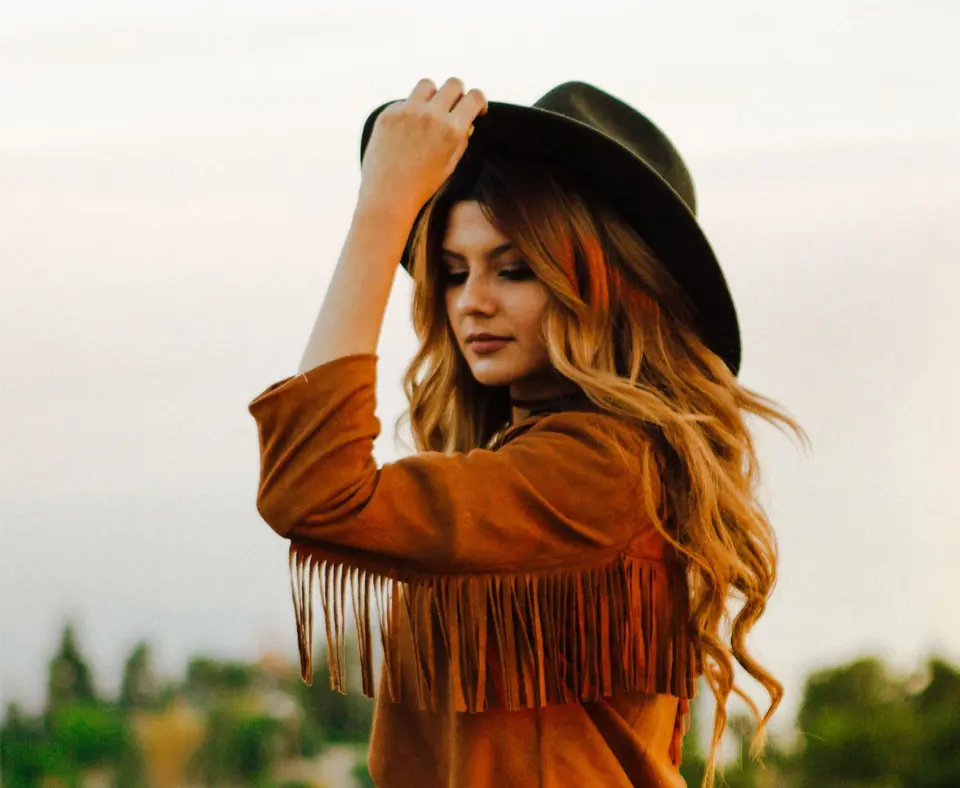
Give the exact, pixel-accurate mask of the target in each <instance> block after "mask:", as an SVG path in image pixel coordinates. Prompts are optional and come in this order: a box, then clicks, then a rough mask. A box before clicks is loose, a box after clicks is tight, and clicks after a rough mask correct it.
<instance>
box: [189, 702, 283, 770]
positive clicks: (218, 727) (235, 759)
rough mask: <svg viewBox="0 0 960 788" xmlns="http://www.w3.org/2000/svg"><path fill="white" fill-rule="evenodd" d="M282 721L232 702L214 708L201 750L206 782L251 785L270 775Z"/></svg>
mask: <svg viewBox="0 0 960 788" xmlns="http://www.w3.org/2000/svg"><path fill="white" fill-rule="evenodd" d="M281 728H282V723H281V722H280V721H279V720H277V719H274V718H273V717H268V716H265V715H262V714H249V713H245V712H243V711H241V710H238V709H237V708H235V707H232V706H231V705H229V704H224V705H221V706H218V707H216V708H214V709H211V711H210V712H209V714H208V715H207V735H206V737H205V739H204V742H203V744H202V745H201V747H200V750H199V752H198V761H199V763H200V772H201V773H202V776H203V779H204V782H205V784H207V785H220V784H222V783H226V784H233V783H235V782H236V781H238V780H239V781H241V783H242V784H244V785H249V784H251V783H253V782H256V781H258V780H260V779H262V778H264V777H266V776H267V773H268V771H269V768H270V766H271V765H272V764H273V763H274V762H275V761H276V756H277V755H278V754H279V750H280V748H279V747H278V746H277V745H278V734H279V733H280V731H281Z"/></svg>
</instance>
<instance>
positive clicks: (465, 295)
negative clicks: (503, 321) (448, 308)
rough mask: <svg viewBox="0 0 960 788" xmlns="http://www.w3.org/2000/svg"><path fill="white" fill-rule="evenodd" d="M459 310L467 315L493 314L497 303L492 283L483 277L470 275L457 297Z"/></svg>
mask: <svg viewBox="0 0 960 788" xmlns="http://www.w3.org/2000/svg"><path fill="white" fill-rule="evenodd" d="M457 308H458V309H459V310H460V311H461V312H463V313H465V314H470V313H483V314H489V313H491V312H493V311H494V310H495V308H496V303H495V299H494V294H493V288H492V287H491V286H490V283H489V282H487V281H486V279H485V278H484V277H483V276H482V275H476V274H470V275H468V276H467V281H466V282H464V283H463V287H461V288H460V292H459V294H458V295H457Z"/></svg>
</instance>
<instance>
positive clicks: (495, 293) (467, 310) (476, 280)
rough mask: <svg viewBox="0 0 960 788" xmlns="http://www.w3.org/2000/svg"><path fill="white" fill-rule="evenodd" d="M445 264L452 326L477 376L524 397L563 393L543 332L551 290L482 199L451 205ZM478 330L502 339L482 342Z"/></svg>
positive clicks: (488, 383)
mask: <svg viewBox="0 0 960 788" xmlns="http://www.w3.org/2000/svg"><path fill="white" fill-rule="evenodd" d="M441 264H442V266H443V269H442V271H441V276H442V277H443V278H444V287H445V296H446V306H447V317H448V319H449V320H450V327H451V328H452V329H453V333H454V335H455V336H456V338H457V344H458V345H459V347H460V352H461V353H463V356H464V358H465V359H466V361H467V363H468V364H469V365H470V370H471V371H472V372H473V376H474V377H475V378H476V379H477V381H478V382H479V383H481V384H483V385H485V386H510V393H511V395H513V396H514V397H519V398H539V397H543V396H549V395H551V394H554V393H557V389H558V385H557V381H556V379H555V378H554V377H553V376H552V375H551V372H552V366H551V364H550V360H549V358H548V356H547V351H546V348H545V347H544V344H543V342H542V340H541V336H540V328H541V319H542V316H543V310H544V308H545V307H546V305H547V302H548V300H549V298H550V293H549V291H548V290H547V288H546V286H545V285H544V284H543V283H542V282H541V281H540V280H539V279H538V278H537V277H536V276H535V275H534V273H533V271H532V270H531V269H530V268H529V266H528V265H527V263H526V262H525V261H524V260H523V258H521V257H520V254H519V252H517V250H516V249H514V248H513V247H512V246H511V245H510V239H509V238H507V237H506V236H504V235H503V234H502V233H501V232H500V231H499V230H497V228H496V227H495V226H494V225H492V224H491V223H490V222H489V221H487V218H486V217H485V216H484V215H483V212H482V211H481V209H480V204H479V203H477V202H458V203H455V204H454V205H453V207H452V209H451V210H450V215H449V218H448V221H447V227H446V233H445V235H444V239H443V251H442V260H441ZM477 334H488V335H492V336H494V337H498V338H500V339H498V340H496V341H490V342H483V341H482V340H481V339H477V338H476V337H475V336H474V335H477Z"/></svg>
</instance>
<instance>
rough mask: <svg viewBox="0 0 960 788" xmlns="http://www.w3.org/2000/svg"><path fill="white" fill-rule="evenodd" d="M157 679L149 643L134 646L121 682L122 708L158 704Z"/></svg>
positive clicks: (140, 707)
mask: <svg viewBox="0 0 960 788" xmlns="http://www.w3.org/2000/svg"><path fill="white" fill-rule="evenodd" d="M157 701H158V697H157V680H156V677H155V675H154V672H153V659H152V655H151V652H150V646H149V644H147V643H145V642H140V643H138V644H137V645H136V646H134V648H133V650H132V651H131V652H130V654H129V656H128V657H127V661H126V662H125V663H124V665H123V679H122V681H121V683H120V708H122V709H123V710H124V711H130V710H132V709H145V708H153V707H156V706H157Z"/></svg>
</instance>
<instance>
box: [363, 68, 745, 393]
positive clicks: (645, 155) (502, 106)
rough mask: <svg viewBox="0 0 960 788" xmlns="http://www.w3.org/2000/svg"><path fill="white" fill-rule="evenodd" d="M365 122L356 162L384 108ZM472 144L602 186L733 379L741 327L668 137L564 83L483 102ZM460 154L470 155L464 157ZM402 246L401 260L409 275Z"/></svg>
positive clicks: (607, 100) (592, 92)
mask: <svg viewBox="0 0 960 788" xmlns="http://www.w3.org/2000/svg"><path fill="white" fill-rule="evenodd" d="M395 101H396V99H395V100H394V101H388V102H386V103H385V104H382V105H381V106H379V107H377V109H375V110H374V111H373V112H372V113H370V115H369V117H368V118H367V120H366V123H365V124H364V127H363V133H362V135H361V140H360V161H361V163H362V162H363V155H364V152H365V151H366V148H367V143H368V142H369V141H370V136H371V134H372V133H373V125H374V122H375V121H376V119H377V117H378V116H379V115H380V113H381V112H382V111H383V110H384V109H385V108H386V107H388V106H389V105H390V104H393V103H394V102H395ZM474 126H475V131H474V133H473V135H472V136H471V138H470V143H469V145H470V146H471V147H476V148H477V149H480V150H482V149H483V148H487V147H492V148H497V149H504V150H509V151H512V152H515V153H518V154H521V155H528V156H536V157H539V158H545V159H547V160H549V161H551V162H553V163H555V164H556V165H557V166H559V167H562V168H564V170H566V171H568V172H570V173H571V174H572V175H573V176H574V177H575V178H577V179H581V180H583V181H584V182H585V183H589V184H590V185H591V186H592V187H593V188H596V189H599V190H600V192H601V193H602V194H603V195H604V196H605V198H606V199H607V200H608V201H609V202H610V204H611V205H612V206H613V207H614V208H615V209H616V210H618V211H619V213H620V214H621V216H622V217H623V218H624V219H625V220H626V221H627V222H628V223H629V224H630V225H631V226H632V227H633V228H634V229H635V230H636V231H637V233H638V234H639V235H640V237H641V238H643V240H644V241H645V242H646V243H647V245H648V246H649V247H650V248H651V249H652V250H653V252H654V254H656V255H657V257H658V259H659V260H660V261H661V262H662V263H663V265H664V266H665V267H666V268H667V270H668V271H669V272H670V274H671V275H672V276H673V278H674V280H675V281H676V282H677V284H678V285H679V286H680V288H681V289H682V290H683V291H684V292H685V293H686V296H687V299H688V301H689V303H690V306H691V307H692V308H693V312H694V315H693V317H694V319H695V321H696V326H695V329H696V330H697V331H698V333H699V334H700V336H701V337H702V339H703V341H704V344H706V345H707V347H709V348H710V349H711V350H712V351H713V352H714V353H716V354H717V355H718V356H720V358H722V359H723V360H724V361H725V362H726V364H727V366H728V367H729V368H730V369H731V371H732V372H733V373H734V375H736V374H737V373H738V372H739V369H740V352H741V351H740V329H739V324H738V321H737V313H736V309H735V308H734V305H733V298H732V296H731V294H730V289H729V287H728V286H727V282H726V279H725V278H724V276H723V272H722V271H721V269H720V263H719V261H718V260H717V258H716V255H715V254H714V253H713V250H712V249H711V248H710V243H709V242H708V240H707V237H706V235H705V234H704V232H703V230H702V229H701V227H700V225H699V223H698V222H697V218H696V210H697V204H696V195H695V192H694V186H693V179H692V178H691V176H690V172H689V171H688V170H687V167H686V165H685V164H684V162H683V159H681V158H680V154H679V153H678V152H677V150H676V148H674V146H673V144H672V143H671V142H670V140H669V139H668V138H667V136H666V135H665V134H664V133H663V132H662V131H661V130H660V129H659V128H658V127H657V126H655V125H654V124H653V123H652V122H651V121H650V120H649V119H648V118H646V117H644V116H643V115H642V114H640V113H639V112H638V111H637V110H635V109H634V108H633V107H631V106H630V105H629V104H627V103H625V102H623V101H621V100H620V99H618V98H615V97H614V96H611V95H610V94H609V93H606V92H604V91H602V90H600V89H599V88H596V87H594V86H593V85H589V84H586V83H584V82H566V83H564V84H562V85H558V86H557V87H555V88H553V89H552V90H551V91H550V92H548V93H547V94H545V95H544V96H543V97H542V98H540V99H538V100H537V101H535V102H534V103H533V104H532V105H531V106H529V107H528V106H524V105H519V104H507V103H503V102H497V101H490V102H488V110H487V113H486V114H485V115H481V116H479V117H477V118H476V120H475V121H474ZM465 158H466V157H465ZM411 246H412V244H411V243H410V242H408V243H407V247H406V249H405V250H404V253H403V257H402V259H401V265H403V267H404V269H405V270H407V271H408V272H409V271H410V250H411Z"/></svg>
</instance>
